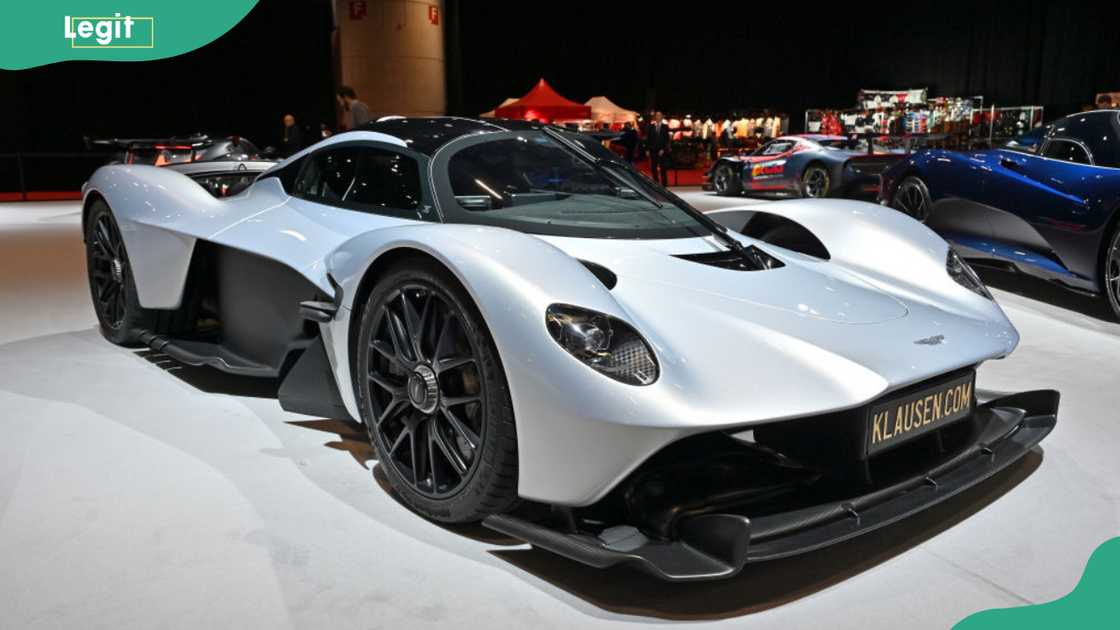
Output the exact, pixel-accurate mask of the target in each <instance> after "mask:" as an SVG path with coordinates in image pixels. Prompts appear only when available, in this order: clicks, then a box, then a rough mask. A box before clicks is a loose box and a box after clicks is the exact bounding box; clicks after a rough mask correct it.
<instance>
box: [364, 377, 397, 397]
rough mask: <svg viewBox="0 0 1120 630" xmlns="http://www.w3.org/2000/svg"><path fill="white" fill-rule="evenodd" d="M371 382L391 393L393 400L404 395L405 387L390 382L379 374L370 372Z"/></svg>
mask: <svg viewBox="0 0 1120 630" xmlns="http://www.w3.org/2000/svg"><path fill="white" fill-rule="evenodd" d="M369 380H370V382H372V383H376V384H377V386H378V387H380V388H381V389H383V390H385V391H387V392H389V393H390V394H392V395H393V398H401V397H402V396H403V394H404V385H400V384H397V383H394V382H393V381H391V380H389V379H388V378H387V377H386V376H385V375H384V374H381V373H379V372H370V375H369Z"/></svg>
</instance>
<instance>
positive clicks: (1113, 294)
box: [1101, 226, 1120, 319]
mask: <svg viewBox="0 0 1120 630" xmlns="http://www.w3.org/2000/svg"><path fill="white" fill-rule="evenodd" d="M1107 247H1108V249H1106V250H1105V251H1104V256H1102V257H1101V258H1102V262H1101V265H1102V269H1101V284H1102V285H1103V288H1104V299H1105V301H1107V302H1108V305H1109V307H1111V308H1112V315H1113V317H1115V318H1116V319H1120V226H1117V227H1114V228H1113V230H1112V234H1111V235H1110V236H1109V238H1108V241H1107Z"/></svg>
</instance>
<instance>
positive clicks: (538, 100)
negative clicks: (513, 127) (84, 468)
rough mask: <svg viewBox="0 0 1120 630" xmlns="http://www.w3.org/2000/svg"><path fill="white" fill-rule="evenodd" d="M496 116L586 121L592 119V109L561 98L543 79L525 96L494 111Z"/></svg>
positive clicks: (545, 120)
mask: <svg viewBox="0 0 1120 630" xmlns="http://www.w3.org/2000/svg"><path fill="white" fill-rule="evenodd" d="M494 116H495V117H496V118H520V119H523V120H541V121H544V122H552V121H554V120H585V119H588V118H591V108H590V107H589V106H587V105H584V104H583V103H577V102H575V101H569V100H568V99H566V98H564V97H563V96H560V95H559V94H557V93H556V90H554V89H552V86H551V85H549V84H547V83H545V81H544V79H541V80H540V81H537V85H536V86H534V87H533V89H531V90H529V93H528V94H526V95H525V96H522V97H521V98H519V99H517V100H516V101H514V102H512V103H510V104H509V105H503V106H501V107H499V108H498V109H496V110H494Z"/></svg>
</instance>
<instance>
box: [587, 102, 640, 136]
mask: <svg viewBox="0 0 1120 630" xmlns="http://www.w3.org/2000/svg"><path fill="white" fill-rule="evenodd" d="M584 105H587V106H588V107H590V108H591V123H592V124H594V125H595V126H599V125H608V126H610V127H611V128H612V129H619V128H621V127H622V126H623V125H624V124H626V123H630V124H631V125H637V124H638V112H635V111H631V110H629V109H625V108H622V107H619V106H618V105H616V104H615V103H614V102H613V101H611V100H610V99H609V98H607V97H605V96H593V97H591V98H589V99H587V102H586V103H584Z"/></svg>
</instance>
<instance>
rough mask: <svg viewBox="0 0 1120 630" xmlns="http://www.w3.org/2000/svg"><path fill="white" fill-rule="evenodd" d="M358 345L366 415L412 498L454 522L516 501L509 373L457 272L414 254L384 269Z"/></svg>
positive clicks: (380, 453) (383, 456) (402, 491)
mask: <svg viewBox="0 0 1120 630" xmlns="http://www.w3.org/2000/svg"><path fill="white" fill-rule="evenodd" d="M357 352H358V355H357V377H356V378H357V389H358V393H359V397H360V400H359V405H360V411H361V416H362V422H363V423H364V424H365V426H366V429H367V430H368V432H369V437H370V441H371V443H372V444H373V446H374V448H375V449H376V451H377V458H378V463H379V465H380V466H381V467H382V469H383V470H384V472H385V474H386V476H387V478H388V479H389V482H390V484H391V485H392V487H393V489H394V490H395V491H396V492H397V494H398V495H399V496H400V497H401V498H402V499H403V500H404V502H405V503H407V504H408V505H409V506H410V507H412V508H413V509H414V510H416V511H417V512H420V513H421V514H423V515H425V516H427V517H429V518H432V519H434V520H438V521H443V522H448V523H456V522H469V521H477V520H481V519H482V518H484V517H485V516H487V515H489V514H495V513H500V512H505V511H508V510H509V509H511V508H512V507H513V506H514V505H515V503H516V502H517V437H516V429H515V426H514V417H513V406H512V403H511V401H510V396H509V388H508V386H507V384H506V378H505V373H504V371H503V369H502V366H501V362H500V361H499V358H498V353H497V349H496V348H495V347H494V342H493V340H492V338H491V336H490V333H489V331H488V329H487V327H486V324H485V322H483V320H482V317H481V315H480V314H479V312H478V309H477V308H476V307H475V306H474V303H473V302H472V300H471V298H470V296H469V295H468V294H467V292H466V291H465V290H464V289H463V288H462V286H461V285H460V284H459V283H458V282H457V281H456V280H455V278H454V277H453V276H452V275H451V274H450V273H449V272H447V271H446V270H445V269H443V268H442V267H440V266H439V265H438V264H435V263H432V262H427V261H413V262H411V263H408V264H405V265H401V266H397V267H395V268H393V269H391V270H389V271H388V272H387V273H386V274H384V275H383V276H382V277H381V279H380V280H379V281H378V282H377V284H376V286H375V287H374V288H373V291H372V292H371V293H370V297H369V299H368V300H367V301H366V303H365V307H364V308H363V311H362V321H361V328H360V331H359V339H358V344H357Z"/></svg>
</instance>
